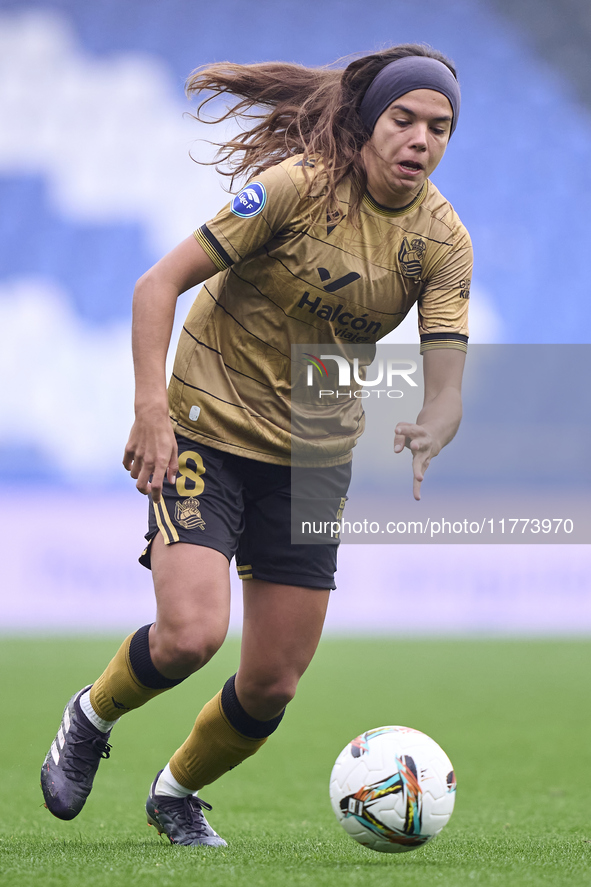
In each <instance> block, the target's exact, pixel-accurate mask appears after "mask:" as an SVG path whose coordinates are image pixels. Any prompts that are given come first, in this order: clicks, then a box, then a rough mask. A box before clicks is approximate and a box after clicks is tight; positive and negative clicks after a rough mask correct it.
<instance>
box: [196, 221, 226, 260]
mask: <svg viewBox="0 0 591 887" xmlns="http://www.w3.org/2000/svg"><path fill="white" fill-rule="evenodd" d="M195 236H196V238H197V240H198V242H199V243H201V246H202V247H203V248H204V249H205V251H206V253H208V255H209V257H210V259H211V260H212V261H213V263H214V265H215V266H216V268H219V269H220V271H224V270H225V269H226V268H229V267H230V266H231V265H233V264H234V259H232V258H231V257H230V256H229V255H228V253H227V252H226V250H225V249H224V247H223V246H222V245H221V243H220V242H219V240H218V239H217V238H216V237H214V236H213V234H212V233H211V231H210V230H209V228H208V227H207V225H202V226H201V228H198V229H197V231H195ZM208 247H209V248H208ZM220 265H223V266H224V267H223V268H222V267H220Z"/></svg>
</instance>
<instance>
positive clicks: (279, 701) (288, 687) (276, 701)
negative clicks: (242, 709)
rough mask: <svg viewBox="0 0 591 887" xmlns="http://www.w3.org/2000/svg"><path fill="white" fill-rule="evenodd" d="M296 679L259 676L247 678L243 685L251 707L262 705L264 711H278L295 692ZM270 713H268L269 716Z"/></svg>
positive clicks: (289, 700) (281, 709)
mask: <svg viewBox="0 0 591 887" xmlns="http://www.w3.org/2000/svg"><path fill="white" fill-rule="evenodd" d="M297 684H298V682H297V679H295V678H292V677H291V676H284V677H268V678H267V677H259V678H252V679H251V680H249V681H248V682H247V684H246V687H245V695H247V696H248V698H249V701H250V704H251V707H253V706H254V705H255V704H256V706H257V707H263V708H264V709H265V711H267V712H269V711H271V712H273V713H274V714H275V713H278V712H280V711H283V709H284V708H285V706H286V705H287V704H288V703H289V702H291V700H292V699H293V698H294V696H295V694H296V689H297ZM271 716H272V715H269V717H271Z"/></svg>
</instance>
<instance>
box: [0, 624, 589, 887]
mask: <svg viewBox="0 0 591 887" xmlns="http://www.w3.org/2000/svg"><path fill="white" fill-rule="evenodd" d="M118 644H119V640H117V639H115V640H113V639H110V640H105V639H89V638H84V639H76V640H72V639H63V640H56V639H51V640H19V639H4V640H2V641H1V642H0V666H1V673H2V675H3V681H2V700H3V704H2V712H3V715H4V719H3V725H2V730H1V739H0V751H1V754H0V761H1V767H2V805H1V807H0V882H1V883H2V885H3V887H13V885H15V887H16V885H18V887H29V885H32V887H33V885H34V887H37V885H39V887H41V885H43V887H58V885H59V887H69V885H72V887H74V885H75V887H80V885H81V884H82V885H84V887H95V885H96V887H120V885H121V887H123V885H125V887H132V885H142V887H144V885H145V887H148V885H149V887H154V885H157V887H160V885H162V887H168V885H170V887H173V885H174V887H184V885H195V884H203V885H207V887H218V885H224V887H225V885H234V884H236V885H248V887H255V885H277V884H280V885H281V887H288V885H304V884H305V885H306V887H315V885H322V887H324V885H326V887H333V885H335V887H337V885H338V887H342V885H360V887H371V885H388V887H396V885H405V887H415V885H417V887H418V885H421V887H425V885H441V887H462V885H474V884H482V885H502V887H518V885H538V884H539V885H562V884H564V885H567V884H568V885H574V887H579V885H587V884H589V885H591V870H590V866H589V863H590V862H591V821H590V819H591V815H590V812H589V810H590V789H591V718H590V717H589V702H588V689H587V687H588V674H589V666H590V664H591V661H590V660H591V645H590V644H589V643H588V642H586V641H492V640H483V641H464V640H459V641H435V640H422V641H400V640H394V639H392V640H387V639H375V640H367V639H366V640H361V639H349V640H346V639H339V640H334V639H327V640H325V641H323V643H322V644H321V647H320V650H319V652H318V654H317V657H316V659H315V660H314V662H313V663H312V666H311V667H310V669H309V671H308V673H307V674H306V675H305V676H304V679H303V681H302V683H301V686H300V692H299V694H298V697H297V699H296V700H295V701H294V702H293V703H292V704H291V705H290V707H289V711H288V713H287V715H286V718H285V721H284V723H283V724H282V726H281V728H280V729H279V730H278V732H277V733H276V734H275V735H274V736H273V737H272V738H271V739H270V740H269V742H268V744H267V746H266V747H265V748H264V749H263V750H262V751H261V752H260V753H259V754H258V755H257V756H255V757H254V758H252V759H251V760H249V761H247V762H246V763H245V764H244V765H242V766H241V767H239V768H237V769H236V770H234V771H233V772H231V773H229V774H227V775H226V776H224V777H223V778H222V779H221V780H219V782H217V783H216V784H215V785H213V786H210V787H209V788H208V789H207V790H206V791H204V792H203V794H204V795H205V797H206V799H207V800H208V801H210V802H211V803H212V804H213V806H214V810H213V813H212V814H210V817H209V818H210V819H211V822H212V823H213V825H214V827H215V828H216V829H217V830H218V831H219V832H220V834H222V835H223V836H224V837H225V838H226V839H227V841H228V843H229V847H228V848H227V849H222V850H212V849H209V848H184V847H172V846H171V845H170V844H169V843H168V841H167V840H165V839H159V838H158V837H157V834H156V832H155V830H154V829H148V828H147V826H146V819H145V814H144V812H143V805H144V802H145V798H146V796H147V792H148V788H149V785H150V782H151V780H152V779H153V777H154V775H155V773H156V772H157V770H158V769H159V768H160V767H162V766H163V765H164V763H165V762H166V761H167V759H168V757H169V756H170V754H171V753H172V751H174V749H175V748H176V746H177V745H178V744H180V742H181V741H182V740H183V739H184V738H185V736H186V734H187V733H188V731H189V729H190V728H191V726H192V723H193V720H194V716H195V713H196V712H197V710H198V709H199V708H200V706H201V705H202V704H203V702H205V701H207V700H208V699H209V698H210V697H211V696H213V695H214V693H216V692H217V690H218V689H219V687H220V686H221V685H222V683H223V682H224V681H225V680H226V678H227V677H228V675H230V674H232V672H233V671H235V669H236V665H237V661H238V644H237V642H236V641H229V642H227V644H226V645H225V646H224V648H223V649H222V651H221V652H220V653H219V654H218V656H217V657H216V658H215V659H214V661H213V662H211V663H210V664H209V665H208V666H207V668H206V669H204V671H203V672H202V673H201V674H200V675H195V676H194V677H193V678H192V679H190V680H188V681H187V682H185V683H184V684H182V685H181V686H180V687H177V688H176V689H175V690H173V691H172V692H170V693H167V694H164V695H163V696H161V697H159V698H158V699H156V700H154V701H153V702H152V703H150V704H149V705H148V706H146V707H144V708H143V709H141V710H139V711H137V712H133V713H131V714H130V715H127V716H126V717H124V718H123V719H122V721H121V722H120V724H118V726H117V727H116V728H115V730H114V732H113V743H114V749H113V752H112V758H111V759H110V760H108V761H103V762H102V763H101V766H100V769H99V773H98V776H97V779H96V784H95V788H94V790H93V793H92V795H91V797H90V799H89V800H88V802H87V804H86V807H85V808H84V810H83V812H82V813H81V815H80V816H79V817H78V818H77V819H75V820H74V821H73V822H70V823H64V822H59V821H58V820H56V819H54V818H53V817H52V816H51V815H50V814H49V813H48V811H47V810H45V809H44V807H43V806H42V796H41V791H40V788H39V769H40V766H41V762H42V760H43V757H44V755H45V752H46V751H47V748H48V747H49V743H50V742H51V740H52V738H53V736H54V735H55V732H56V730H57V727H58V725H59V720H60V716H61V712H62V709H63V706H64V704H65V702H66V700H67V699H68V698H69V696H70V695H71V693H73V692H74V691H75V690H77V689H79V688H80V687H81V686H83V685H84V684H86V683H90V682H91V681H92V680H93V679H94V678H95V677H96V676H97V675H98V674H99V673H100V671H101V670H102V668H103V667H104V665H105V664H106V662H107V661H108V659H109V658H110V656H111V655H112V654H113V653H114V651H115V649H116V648H117V646H118ZM383 724H405V725H407V726H412V727H416V728H418V729H420V730H423V731H424V732H426V733H428V734H429V735H431V736H433V738H434V739H435V740H436V741H437V742H439V743H440V745H441V746H442V747H443V748H444V749H445V750H446V752H447V753H448V754H449V756H450V758H451V760H452V761H453V763H454V766H455V770H456V773H457V778H458V794H457V801H456V809H455V812H454V815H453V817H452V819H451V822H450V824H449V825H448V826H447V827H446V828H445V830H444V831H443V833H442V834H441V835H440V836H439V837H438V838H436V839H435V840H434V841H433V842H431V843H430V844H427V845H426V846H425V847H423V848H421V849H419V850H416V851H413V852H411V853H405V854H393V855H389V854H378V853H375V852H372V851H369V850H366V849H365V848H363V847H361V846H359V845H357V844H356V843H355V842H354V841H352V840H351V839H350V838H348V837H347V835H346V834H345V833H344V832H343V831H342V830H341V828H340V827H339V826H338V825H337V823H336V820H335V819H334V816H333V813H332V810H331V808H330V803H329V800H328V777H329V774H330V770H331V768H332V765H333V762H334V759H335V758H336V756H337V754H338V753H339V752H340V750H341V749H342V748H343V747H344V746H345V744H346V743H347V742H348V741H349V740H350V739H352V738H353V737H354V736H356V735H357V734H359V733H361V732H363V731H364V730H367V729H370V728H371V727H377V726H381V725H383Z"/></svg>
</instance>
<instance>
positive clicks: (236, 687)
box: [169, 579, 330, 791]
mask: <svg viewBox="0 0 591 887" xmlns="http://www.w3.org/2000/svg"><path fill="white" fill-rule="evenodd" d="M329 594H330V592H329V591H328V590H319V589H312V588H303V587H298V586H293V585H279V584H275V583H271V582H265V581H259V580H254V579H252V580H248V581H245V582H244V625H243V631H242V650H241V656H240V667H239V669H238V673H237V674H236V675H233V676H232V677H231V678H229V679H228V681H227V682H226V684H225V685H224V687H223V688H222V690H221V691H220V692H219V693H218V695H217V696H215V697H214V698H213V699H212V700H211V701H210V702H208V703H207V705H206V706H205V707H204V708H203V710H202V711H201V712H200V714H199V716H198V718H197V720H196V722H195V726H194V727H193V730H192V731H191V733H190V735H189V736H188V738H187V740H186V741H185V742H184V743H183V745H182V746H181V747H180V748H179V749H178V751H177V752H175V754H174V755H173V757H172V759H171V761H170V764H169V769H170V772H171V773H172V774H173V776H174V778H175V780H176V781H177V782H178V783H179V784H180V785H182V786H184V787H185V788H186V790H187V791H198V790H199V789H201V788H202V787H203V786H204V785H208V784H209V783H211V782H214V781H215V780H216V779H218V778H219V777H220V776H221V775H222V774H223V773H226V772H227V771H228V770H231V769H232V768H233V767H235V766H236V765H237V764H240V763H242V761H244V760H246V758H248V757H250V756H251V755H253V754H254V753H255V752H256V751H258V749H259V748H260V747H261V746H262V745H263V744H264V743H265V742H266V740H267V738H268V737H269V736H270V735H271V733H273V732H274V731H275V730H276V729H277V727H278V726H279V723H280V721H281V718H282V716H283V711H284V709H285V706H286V705H287V703H288V702H289V701H290V700H291V699H292V698H293V696H294V694H295V691H296V687H297V684H298V681H299V679H300V677H301V676H302V674H303V673H304V671H305V670H306V668H307V667H308V665H309V663H310V661H311V659H312V657H313V655H314V653H315V651H316V648H317V646H318V641H319V640H320V635H321V633H322V626H323V624H324V617H325V614H326V608H327V605H328V598H329Z"/></svg>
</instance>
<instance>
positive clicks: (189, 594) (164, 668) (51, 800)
mask: <svg viewBox="0 0 591 887" xmlns="http://www.w3.org/2000/svg"><path fill="white" fill-rule="evenodd" d="M151 554H152V568H153V576H154V587H155V592H156V601H157V619H156V622H155V623H154V624H153V625H152V626H149V625H146V626H144V627H143V628H140V629H139V630H138V631H136V632H135V633H134V634H132V635H130V636H129V637H128V638H126V640H125V641H124V642H123V644H122V645H121V647H120V648H119V650H118V651H117V653H116V654H115V656H114V658H113V659H112V660H111V662H110V663H109V664H108V666H107V668H106V669H105V671H104V672H103V674H102V675H101V676H100V677H99V678H98V679H97V680H96V681H95V683H94V684H93V685H92V688H89V687H86V688H84V689H83V690H81V691H80V692H79V693H76V694H75V695H74V696H73V697H72V699H71V700H70V701H69V702H68V704H67V706H66V709H65V711H64V716H63V720H62V724H61V726H60V729H59V731H58V734H57V736H56V739H55V740H54V742H53V743H52V745H51V748H50V750H49V752H48V754H47V756H46V758H45V761H44V763H43V767H42V771H41V786H42V789H43V794H44V797H45V805H46V807H47V808H48V809H49V810H50V811H51V812H52V813H53V814H54V815H55V816H57V817H58V818H60V819H73V818H74V817H75V816H76V815H77V814H78V813H79V812H80V810H81V809H82V807H83V806H84V803H85V801H86V799H87V797H88V795H89V793H90V790H91V788H92V783H93V780H94V776H95V774H96V771H97V768H98V765H99V763H100V760H101V758H103V757H109V752H110V745H109V742H108V740H109V736H110V732H111V729H112V727H113V725H114V723H115V722H116V720H117V718H118V717H119V715H121V714H124V713H126V712H128V711H131V710H132V709H135V708H138V707H139V706H141V705H143V704H144V703H145V702H147V701H148V700H150V699H152V698H154V697H155V696H157V695H159V694H161V693H163V692H165V690H167V689H169V688H171V687H174V686H176V685H177V684H179V683H180V682H181V681H182V680H184V679H185V678H186V677H188V676H189V675H190V674H192V673H193V672H194V671H197V670H198V669H199V668H201V667H202V666H203V665H205V663H206V662H207V661H208V660H209V659H210V658H211V656H212V655H213V654H214V653H215V652H216V650H217V649H218V648H219V646H220V645H221V644H222V642H223V640H224V637H225V635H226V632H227V628H228V619H229V608H230V582H229V570H228V558H227V557H225V556H224V555H223V554H221V553H220V552H219V551H217V550H213V549H210V548H205V547H202V546H197V545H188V544H183V543H180V544H176V545H173V546H165V545H164V542H163V540H162V538H161V537H160V534H158V535H157V536H156V537H155V539H154V542H153V545H152V552H151Z"/></svg>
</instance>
